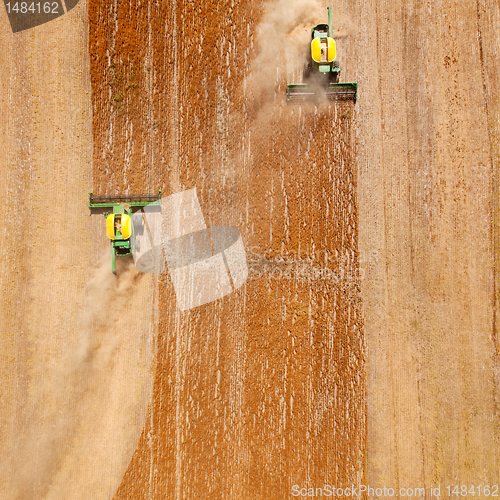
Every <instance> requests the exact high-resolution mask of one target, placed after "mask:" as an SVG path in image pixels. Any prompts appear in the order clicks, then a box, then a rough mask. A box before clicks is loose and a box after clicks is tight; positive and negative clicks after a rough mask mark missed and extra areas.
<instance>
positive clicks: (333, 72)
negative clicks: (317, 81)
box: [328, 71, 339, 83]
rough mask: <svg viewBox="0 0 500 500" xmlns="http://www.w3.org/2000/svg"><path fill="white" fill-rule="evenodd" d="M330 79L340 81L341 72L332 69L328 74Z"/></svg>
mask: <svg viewBox="0 0 500 500" xmlns="http://www.w3.org/2000/svg"><path fill="white" fill-rule="evenodd" d="M328 79H329V81H330V83H339V73H337V72H336V71H332V72H331V73H330V74H329V75H328Z"/></svg>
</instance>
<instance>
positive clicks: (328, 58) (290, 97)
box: [286, 7, 358, 102]
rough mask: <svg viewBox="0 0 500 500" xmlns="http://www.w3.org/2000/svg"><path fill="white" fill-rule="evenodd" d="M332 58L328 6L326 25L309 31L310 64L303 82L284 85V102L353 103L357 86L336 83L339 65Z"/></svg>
mask: <svg viewBox="0 0 500 500" xmlns="http://www.w3.org/2000/svg"><path fill="white" fill-rule="evenodd" d="M336 56H337V53H336V47H335V40H334V39H333V27H332V15H331V9H330V7H328V24H318V25H316V26H314V28H313V29H312V30H311V53H310V61H309V62H307V63H306V64H305V68H304V81H306V82H307V83H299V84H290V85H287V88H286V98H287V102H301V101H310V100H315V99H316V98H317V97H320V96H325V98H326V99H328V100H330V101H349V100H353V101H354V102H356V98H357V89H358V84H357V83H339V79H340V65H339V62H338V61H337V60H336V59H335V58H336Z"/></svg>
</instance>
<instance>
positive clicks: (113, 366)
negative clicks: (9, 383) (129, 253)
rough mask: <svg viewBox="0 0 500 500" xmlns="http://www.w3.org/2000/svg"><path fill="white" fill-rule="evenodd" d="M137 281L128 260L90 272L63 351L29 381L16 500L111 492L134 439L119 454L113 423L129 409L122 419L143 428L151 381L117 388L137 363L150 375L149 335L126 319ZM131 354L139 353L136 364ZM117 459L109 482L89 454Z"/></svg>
mask: <svg viewBox="0 0 500 500" xmlns="http://www.w3.org/2000/svg"><path fill="white" fill-rule="evenodd" d="M142 276H144V275H142V274H141V273H139V272H138V271H137V270H136V269H135V267H134V265H133V262H132V261H131V260H130V262H128V261H127V262H126V263H123V262H120V267H119V268H118V274H117V276H115V275H113V274H112V273H111V271H110V259H109V257H107V258H106V259H104V260H101V262H100V263H99V265H98V266H97V267H96V268H95V269H94V272H93V274H92V276H91V278H90V280H89V281H88V284H87V287H86V293H85V301H84V306H83V310H82V313H81V316H80V317H79V318H76V319H75V324H74V328H73V330H72V331H71V332H68V338H67V339H65V340H64V349H63V350H62V352H60V353H59V355H58V356H57V359H56V357H55V356H54V357H52V358H51V359H49V360H48V363H47V366H46V369H45V371H44V374H43V377H42V378H41V379H40V378H37V379H33V381H34V382H36V383H35V385H32V387H31V388H30V389H31V390H30V396H29V399H30V401H29V402H28V404H27V405H26V406H25V408H26V415H25V416H24V418H23V425H22V428H20V429H19V439H18V442H17V450H16V453H15V461H16V463H15V466H14V471H15V476H14V477H13V481H14V491H16V497H17V498H47V499H49V498H50V499H60V498H90V497H91V496H92V495H93V494H95V493H96V492H100V493H101V495H100V497H101V498H106V496H108V495H110V494H112V491H114V487H116V484H115V483H116V482H117V481H119V479H120V477H121V474H122V473H123V471H124V469H125V467H126V466H127V462H128V458H129V457H130V455H131V453H132V451H133V446H135V444H136V440H135V439H133V440H132V442H129V443H128V446H132V449H131V450H129V451H128V452H126V453H121V452H119V451H118V450H119V449H121V447H122V446H123V444H124V442H125V441H127V440H126V439H125V440H124V441H123V442H122V440H116V439H114V437H117V436H116V434H118V435H119V434H120V430H117V429H115V428H114V427H113V423H114V421H115V420H114V418H116V415H117V412H118V413H120V412H127V411H128V412H130V415H128V416H127V417H125V418H126V419H128V420H133V421H135V422H137V423H139V422H141V425H139V426H137V425H136V426H135V427H138V428H140V427H142V422H143V419H144V415H145V410H146V406H147V403H148V401H149V397H150V394H151V384H150V383H147V382H146V383H141V380H138V383H137V386H135V387H134V384H132V385H130V383H129V384H126V387H121V386H122V385H124V381H126V377H125V376H124V373H126V372H127V371H129V372H130V371H133V370H136V369H137V365H138V364H139V363H142V364H143V365H145V368H146V370H147V372H148V373H151V366H152V359H151V356H148V355H147V353H148V352H149V353H150V354H151V353H152V350H151V349H148V344H150V342H151V340H152V339H151V335H148V334H147V332H145V331H144V332H139V331H131V330H130V321H128V320H127V316H128V315H127V312H130V309H131V306H132V305H133V304H134V301H135V303H136V304H137V301H138V300H139V298H138V290H139V288H141V286H140V285H141V281H143V280H141V277H142ZM142 288H144V287H142ZM142 292H144V290H142ZM139 294H141V293H140V292H139ZM143 323H144V322H143ZM135 352H143V353H146V354H145V356H143V357H142V359H141V356H140V355H139V359H136V358H134V353H135ZM132 361H134V362H133V363H130V362H132ZM129 363H130V366H129ZM138 378H139V379H140V377H138ZM146 380H147V378H146ZM128 382H130V380H128ZM127 392H128V393H129V394H130V399H129V402H130V403H131V404H128V405H127V404H126V402H127V399H128V394H127ZM134 395H135V396H134ZM136 400H138V401H139V403H138V404H137V403H134V402H135V401H136ZM120 402H121V404H120ZM132 427H134V426H131V428H132ZM120 456H122V457H126V458H125V460H126V462H125V463H122V464H116V466H115V467H114V469H115V470H116V477H113V474H109V471H107V472H108V474H107V477H103V472H102V470H98V465H97V464H96V463H95V457H99V463H102V462H103V460H104V461H105V462H108V463H109V462H112V461H113V460H117V459H118V460H119V458H118V457H120ZM94 464H95V465H94ZM96 468H97V470H96ZM76 481H78V482H79V483H78V484H77V483H76ZM105 492H108V493H107V494H106V493H105Z"/></svg>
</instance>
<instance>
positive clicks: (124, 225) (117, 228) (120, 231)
mask: <svg viewBox="0 0 500 500" xmlns="http://www.w3.org/2000/svg"><path fill="white" fill-rule="evenodd" d="M106 235H107V236H108V238H109V239H110V240H112V241H115V240H128V239H129V238H130V236H131V235H132V219H131V218H130V215H127V214H125V213H118V214H116V213H113V214H109V215H108V216H107V217H106Z"/></svg>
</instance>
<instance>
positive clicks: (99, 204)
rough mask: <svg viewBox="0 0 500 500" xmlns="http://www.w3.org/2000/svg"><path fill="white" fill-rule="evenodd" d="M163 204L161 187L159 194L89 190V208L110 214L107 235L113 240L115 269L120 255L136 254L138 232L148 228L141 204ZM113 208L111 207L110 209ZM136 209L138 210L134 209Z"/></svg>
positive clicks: (108, 215) (107, 216)
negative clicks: (103, 193) (101, 193)
mask: <svg viewBox="0 0 500 500" xmlns="http://www.w3.org/2000/svg"><path fill="white" fill-rule="evenodd" d="M160 204H161V189H160V190H159V191H158V194H157V195H136V196H94V195H93V194H92V192H91V193H90V194H89V208H90V209H91V210H92V209H100V210H101V211H102V213H103V215H104V217H106V235H107V237H108V238H109V239H110V240H111V270H112V271H113V273H114V274H116V270H115V260H116V257H126V256H128V255H132V256H133V255H134V253H135V251H136V250H138V241H137V240H136V235H139V236H140V235H142V234H143V232H144V219H143V214H142V213H141V212H140V211H138V210H140V209H141V208H143V207H145V206H146V205H148V206H152V205H153V206H154V205H158V207H159V206H160ZM107 209H111V210H107ZM134 209H135V211H134Z"/></svg>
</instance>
